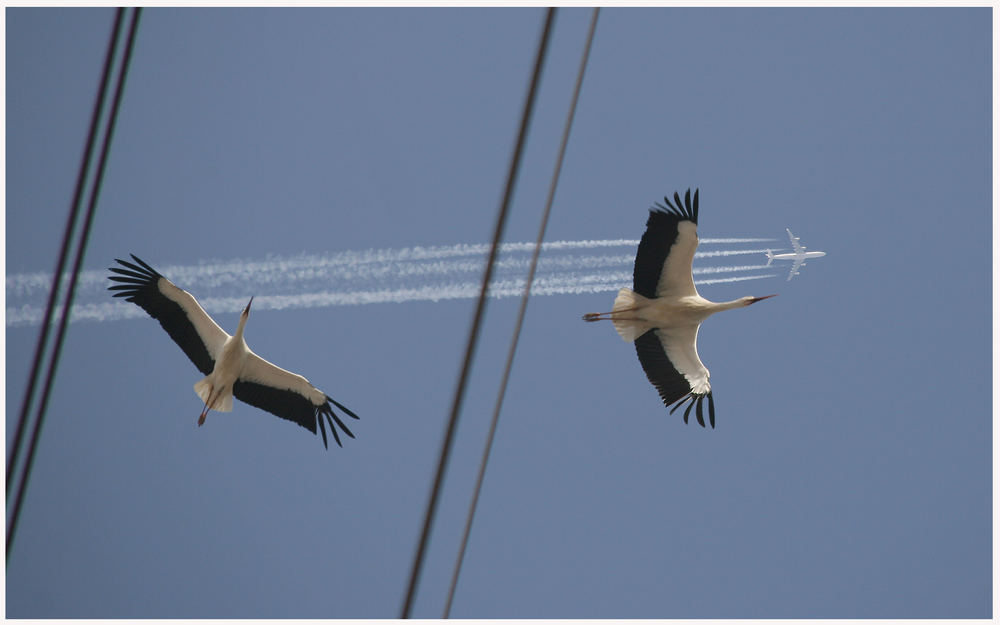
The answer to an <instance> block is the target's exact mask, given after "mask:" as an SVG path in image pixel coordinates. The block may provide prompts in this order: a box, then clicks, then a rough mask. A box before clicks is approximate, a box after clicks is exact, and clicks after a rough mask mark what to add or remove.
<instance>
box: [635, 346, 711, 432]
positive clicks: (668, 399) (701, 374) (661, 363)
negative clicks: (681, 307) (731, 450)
mask: <svg viewBox="0 0 1000 625" xmlns="http://www.w3.org/2000/svg"><path fill="white" fill-rule="evenodd" d="M697 340H698V327H697V326H694V327H686V328H671V329H669V330H667V329H664V328H656V329H653V330H650V331H649V332H646V333H645V334H643V335H642V336H640V337H639V338H637V339H636V340H635V352H636V355H637V356H639V364H641V365H642V370H643V371H645V372H646V377H647V378H648V379H649V381H650V383H652V385H653V386H654V387H655V388H656V392H657V393H659V395H660V399H662V400H663V404H664V405H665V406H667V407H668V408H669V407H670V406H671V405H673V404H675V403H676V404H677V405H676V406H674V407H673V409H672V410H671V411H670V413H671V414H673V413H674V411H676V410H677V409H678V408H680V407H681V406H682V405H684V401H685V400H686V399H690V403H689V404H688V407H687V410H685V411H684V423H687V422H688V416H689V415H690V414H691V408H692V407H696V408H697V410H696V411H695V416H696V417H697V419H698V423H700V424H701V426H702V427H705V418H704V416H703V411H702V402H703V401H704V400H705V398H706V397H707V398H708V421H709V423H710V424H711V425H712V427H713V428H714V427H715V400H713V399H712V386H711V384H709V381H708V369H707V368H706V367H705V365H703V364H702V362H701V359H700V358H698V348H697Z"/></svg>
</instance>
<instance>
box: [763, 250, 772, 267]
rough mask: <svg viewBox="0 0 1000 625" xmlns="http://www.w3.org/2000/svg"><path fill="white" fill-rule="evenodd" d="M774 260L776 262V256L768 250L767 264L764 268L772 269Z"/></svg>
mask: <svg viewBox="0 0 1000 625" xmlns="http://www.w3.org/2000/svg"><path fill="white" fill-rule="evenodd" d="M772 260H774V254H772V253H771V250H767V264H766V265H764V266H765V267H770V266H771V261H772Z"/></svg>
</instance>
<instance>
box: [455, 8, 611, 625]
mask: <svg viewBox="0 0 1000 625" xmlns="http://www.w3.org/2000/svg"><path fill="white" fill-rule="evenodd" d="M600 10H601V9H600V7H595V8H594V11H593V13H592V14H591V18H590V29H589V30H588V31H587V40H586V43H585V44H584V47H583V55H582V57H581V59H580V69H579V71H578V72H577V75H576V85H575V86H574V88H573V96H572V97H571V98H570V105H569V111H568V112H567V113H566V124H565V126H564V128H563V135H562V141H561V142H560V144H559V153H558V155H557V156H556V164H555V168H554V170H553V171H552V181H551V182H550V183H549V195H548V197H547V198H546V201H545V208H544V210H543V211H542V220H541V224H540V225H539V227H538V238H537V240H536V241H535V247H534V250H533V251H532V255H531V264H530V265H529V266H528V276H527V277H526V278H525V281H524V291H523V293H522V295H521V306H520V308H519V309H518V312H517V321H516V323H515V324H514V331H513V333H512V335H511V340H510V349H509V351H508V353H507V364H506V365H505V366H504V371H503V376H502V379H501V381H500V389H499V390H498V391H497V400H496V404H495V406H494V408H493V419H492V421H491V422H490V430H489V434H487V436H486V445H485V447H484V449H483V458H482V461H481V462H480V465H479V474H478V475H477V476H476V486H475V489H474V491H473V494H472V501H471V502H470V504H469V513H468V515H467V517H466V521H465V530H464V532H463V533H462V540H461V543H460V546H459V551H458V557H457V558H456V559H455V568H454V571H453V573H452V577H451V585H450V586H449V587H448V599H447V601H446V602H445V606H444V615H443V616H442V618H448V617H449V615H450V614H451V604H452V601H453V600H454V598H455V589H456V587H457V586H458V576H459V575H460V573H461V570H462V563H463V562H464V560H465V548H466V547H467V546H468V544H469V534H470V533H471V531H472V521H473V519H474V518H475V515H476V508H477V506H478V504H479V494H480V492H481V491H482V488H483V477H484V476H485V474H486V465H487V463H488V462H489V459H490V451H491V450H492V449H493V438H494V436H495V435H496V431H497V422H498V421H499V420H500V408H501V407H502V406H503V400H504V395H505V394H506V392H507V382H508V380H509V379H510V371H511V368H512V367H513V364H514V354H515V352H516V351H517V343H518V339H519V338H520V336H521V326H522V325H523V324H524V314H525V311H526V310H527V308H528V299H529V298H530V297H531V285H532V283H533V282H534V280H535V269H536V268H537V267H538V255H539V253H540V252H541V250H542V241H543V240H544V239H545V230H546V228H547V226H548V223H549V214H550V213H551V212H552V200H553V199H554V198H555V194H556V187H557V186H558V184H559V174H560V173H561V172H562V164H563V157H564V156H565V155H566V145H567V144H568V143H569V133H570V130H571V129H572V127H573V118H574V117H575V116H576V104H577V101H578V100H579V99H580V89H581V88H582V86H583V76H584V73H585V72H586V69H587V60H588V59H589V58H590V48H591V44H593V42H594V30H595V29H596V28H597V16H598V14H599V13H600Z"/></svg>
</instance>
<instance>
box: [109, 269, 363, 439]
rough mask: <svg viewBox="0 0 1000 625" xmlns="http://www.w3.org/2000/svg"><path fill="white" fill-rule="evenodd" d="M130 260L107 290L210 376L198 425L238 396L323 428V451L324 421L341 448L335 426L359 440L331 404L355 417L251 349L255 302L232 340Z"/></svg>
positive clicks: (191, 302) (187, 299)
mask: <svg viewBox="0 0 1000 625" xmlns="http://www.w3.org/2000/svg"><path fill="white" fill-rule="evenodd" d="M131 256H132V260H134V261H135V262H136V263H137V264H133V263H130V262H127V261H124V260H121V259H118V258H116V259H115V260H116V261H117V262H118V263H119V264H121V265H122V267H124V268H122V267H111V268H110V270H111V271H112V272H114V273H115V274H118V275H112V276H109V278H110V279H111V280H112V281H114V282H120V283H121V284H117V285H114V286H110V287H108V290H110V291H117V293H115V294H114V297H124V298H125V301H128V302H132V303H134V304H135V305H137V306H139V307H141V308H142V309H143V310H145V311H146V312H147V313H149V316H151V317H152V318H153V319H156V320H157V321H159V322H160V325H161V326H163V329H164V330H166V331H167V334H169V335H170V338H172V339H173V340H174V342H175V343H177V344H178V345H180V348H181V349H182V350H184V353H185V354H187V357H188V358H190V359H191V362H193V363H194V366H196V367H198V370H199V371H201V372H202V373H203V374H205V377H204V378H203V379H201V380H199V381H198V382H197V383H195V385H194V390H195V393H197V394H198V397H200V398H201V399H202V401H204V402H205V407H204V408H203V409H202V411H201V415H200V416H199V417H198V425H199V426H200V425H202V424H203V423H205V416H206V415H207V414H208V411H209V410H216V411H219V412H229V411H230V410H232V409H233V397H234V396H235V397H236V399H239V400H240V401H243V402H246V403H248V404H250V405H251V406H256V407H257V408H260V409H262V410H266V411H268V412H270V413H271V414H274V415H277V416H279V417H281V418H282V419H288V420H289V421H293V422H295V423H298V424H299V425H301V426H302V427H304V428H305V429H307V430H309V431H310V432H312V433H313V434H316V424H317V423H319V430H320V432H321V433H322V434H323V447H327V443H326V426H325V425H324V424H323V419H324V417H325V418H326V420H327V422H328V423H329V424H330V431H331V432H333V440H335V441H336V442H337V445H340V446H342V445H341V444H340V436H339V435H338V434H337V428H336V427H334V423H336V424H337V425H338V426H340V429H342V430H343V431H344V433H345V434H347V435H348V436H350V437H351V438H354V434H352V433H351V431H350V430H349V429H347V426H346V425H344V422H343V421H341V420H340V417H338V416H337V414H336V413H335V412H334V411H333V407H332V406H331V405H330V404H331V403H332V404H333V405H334V406H336V407H337V408H340V409H341V410H342V411H343V412H345V413H346V414H347V415H348V416H350V417H352V418H354V419H357V418H358V416H357V415H356V414H354V413H353V412H351V411H350V410H348V409H347V408H346V407H344V406H343V405H341V404H340V403H338V402H337V401H336V400H334V399H333V398H332V397H330V396H328V395H327V394H326V393H324V392H323V391H321V390H319V389H318V388H316V387H315V386H313V385H312V384H310V383H309V380H307V379H305V378H304V377H302V376H301V375H298V374H295V373H292V372H290V371H285V370H284V369H282V368H281V367H278V366H275V365H273V364H271V363H269V362H268V361H266V360H264V359H263V358H261V357H260V356H258V355H257V354H255V353H253V351H252V350H251V349H250V348H249V347H247V343H246V341H245V340H244V339H243V330H244V328H245V327H246V324H247V318H249V316H250V304H253V298H252V297H251V298H250V303H248V304H247V306H246V308H244V309H243V313H242V314H240V322H239V325H238V326H237V327H236V334H234V335H233V336H229V335H228V334H226V332H225V331H224V330H223V329H222V328H220V327H219V325H218V324H217V323H215V321H214V320H213V319H212V318H211V317H209V316H208V313H206V312H205V310H204V309H203V308H202V307H201V306H200V305H199V304H198V301H197V300H196V299H195V298H194V297H193V296H192V295H191V294H190V293H188V292H187V291H185V290H183V289H180V288H178V287H177V286H175V285H174V283H173V282H171V281H170V280H167V279H166V278H164V277H163V276H162V275H160V273H159V272H157V271H156V270H155V269H153V268H152V267H150V266H149V265H147V264H146V263H145V262H143V261H142V260H140V259H139V258H138V257H137V256H136V255H135V254H132V255H131Z"/></svg>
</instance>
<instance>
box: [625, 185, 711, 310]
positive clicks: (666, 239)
mask: <svg viewBox="0 0 1000 625" xmlns="http://www.w3.org/2000/svg"><path fill="white" fill-rule="evenodd" d="M663 201H664V202H665V203H666V206H664V205H663V204H660V203H656V204H655V205H654V209H650V211H649V219H647V220H646V231H645V232H644V233H643V234H642V239H640V240H639V249H638V250H636V254H635V268H634V269H633V274H632V275H633V279H632V290H633V291H635V292H636V293H638V294H639V295H643V296H645V297H649V298H653V297H669V296H676V297H680V296H683V295H697V294H698V291H697V289H695V286H694V278H693V277H692V276H691V261H692V260H693V259H694V251H695V248H697V247H698V190H697V189H695V192H694V201H692V199H691V189H688V190H687V193H685V194H684V201H683V202H681V196H680V194H678V193H676V192H675V193H674V202H675V203H676V206H675V205H674V204H671V203H670V200H669V199H668V198H666V197H664V198H663Z"/></svg>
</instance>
